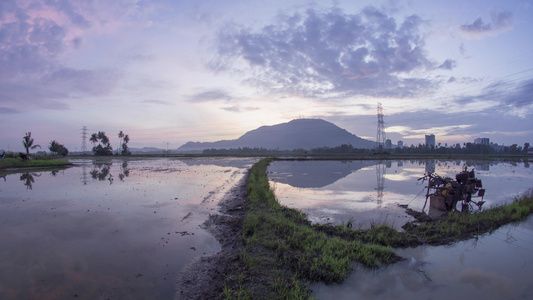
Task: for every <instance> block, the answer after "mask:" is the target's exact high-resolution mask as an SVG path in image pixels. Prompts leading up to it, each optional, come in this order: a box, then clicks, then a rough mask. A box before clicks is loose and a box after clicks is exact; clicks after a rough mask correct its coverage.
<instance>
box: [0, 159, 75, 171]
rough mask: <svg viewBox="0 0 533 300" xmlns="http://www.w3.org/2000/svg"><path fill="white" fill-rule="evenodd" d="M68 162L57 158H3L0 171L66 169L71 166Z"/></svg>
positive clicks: (0, 160) (0, 161) (0, 162)
mask: <svg viewBox="0 0 533 300" xmlns="http://www.w3.org/2000/svg"><path fill="white" fill-rule="evenodd" d="M72 165H73V164H72V163H70V162H69V161H68V160H66V159H64V158H57V157H46V158H45V159H31V160H23V159H21V158H4V159H0V170H5V169H22V168H23V169H33V168H49V167H68V166H72Z"/></svg>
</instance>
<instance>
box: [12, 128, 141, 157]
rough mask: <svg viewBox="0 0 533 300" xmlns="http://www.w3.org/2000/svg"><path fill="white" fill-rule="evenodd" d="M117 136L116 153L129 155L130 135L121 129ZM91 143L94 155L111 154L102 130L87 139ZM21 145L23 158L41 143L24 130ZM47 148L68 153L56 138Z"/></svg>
mask: <svg viewBox="0 0 533 300" xmlns="http://www.w3.org/2000/svg"><path fill="white" fill-rule="evenodd" d="M118 138H119V139H120V148H121V149H120V153H119V151H118V150H117V154H120V155H131V151H130V150H129V148H128V143H129V141H130V137H129V135H127V134H124V132H123V131H120V132H119V133H118ZM89 141H90V142H91V143H93V144H94V147H93V148H92V151H93V153H94V155H113V147H112V146H111V144H110V140H109V138H108V137H107V135H106V134H105V132H103V131H99V132H98V133H93V134H92V135H91V138H90V139H89ZM22 146H24V149H26V154H24V153H19V156H20V157H22V158H23V159H29V157H30V149H31V150H33V149H36V148H39V149H40V148H41V145H39V144H35V139H34V138H33V137H32V136H31V132H26V134H25V135H24V137H22ZM48 150H50V153H52V154H53V155H61V156H63V157H64V156H67V155H68V153H69V150H68V149H67V147H65V145H63V144H60V143H59V142H57V141H56V140H52V141H51V142H50V144H49V146H48ZM3 157H5V152H4V153H2V158H3Z"/></svg>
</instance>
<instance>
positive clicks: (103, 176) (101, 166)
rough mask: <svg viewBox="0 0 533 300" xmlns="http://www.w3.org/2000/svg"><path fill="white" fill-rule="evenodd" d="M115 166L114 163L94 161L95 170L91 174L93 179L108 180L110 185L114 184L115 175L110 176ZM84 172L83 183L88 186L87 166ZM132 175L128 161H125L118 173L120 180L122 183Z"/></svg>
mask: <svg viewBox="0 0 533 300" xmlns="http://www.w3.org/2000/svg"><path fill="white" fill-rule="evenodd" d="M112 166H113V161H106V162H101V161H93V169H92V170H91V171H90V172H89V174H90V175H91V178H92V179H94V180H99V181H104V180H108V181H109V184H113V180H114V177H113V174H110V170H111V167H112ZM82 170H83V176H82V183H84V184H87V182H86V178H87V176H86V174H85V173H86V169H85V165H84V166H83V168H82ZM129 175H130V170H129V169H128V161H127V160H123V161H122V163H121V164H120V171H119V173H118V178H119V179H120V181H124V178H125V177H128V176H129Z"/></svg>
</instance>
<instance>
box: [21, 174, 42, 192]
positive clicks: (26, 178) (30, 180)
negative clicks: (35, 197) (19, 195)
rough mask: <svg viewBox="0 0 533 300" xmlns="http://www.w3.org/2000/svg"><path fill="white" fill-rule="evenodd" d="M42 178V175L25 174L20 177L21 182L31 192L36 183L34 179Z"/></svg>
mask: <svg viewBox="0 0 533 300" xmlns="http://www.w3.org/2000/svg"><path fill="white" fill-rule="evenodd" d="M40 176H41V174H37V173H30V172H25V173H22V174H21V175H20V181H22V182H23V183H24V185H25V186H26V188H27V189H29V190H31V189H32V186H33V184H34V183H35V178H34V177H40Z"/></svg>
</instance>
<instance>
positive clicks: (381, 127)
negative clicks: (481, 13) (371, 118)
mask: <svg viewBox="0 0 533 300" xmlns="http://www.w3.org/2000/svg"><path fill="white" fill-rule="evenodd" d="M386 142H387V135H386V134H385V121H383V106H382V105H381V103H380V102H378V132H377V135H376V148H377V149H380V148H381V149H383V148H384V147H385V143H386Z"/></svg>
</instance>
